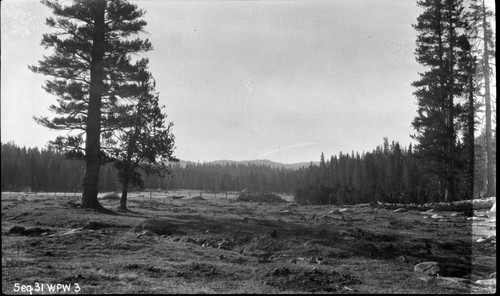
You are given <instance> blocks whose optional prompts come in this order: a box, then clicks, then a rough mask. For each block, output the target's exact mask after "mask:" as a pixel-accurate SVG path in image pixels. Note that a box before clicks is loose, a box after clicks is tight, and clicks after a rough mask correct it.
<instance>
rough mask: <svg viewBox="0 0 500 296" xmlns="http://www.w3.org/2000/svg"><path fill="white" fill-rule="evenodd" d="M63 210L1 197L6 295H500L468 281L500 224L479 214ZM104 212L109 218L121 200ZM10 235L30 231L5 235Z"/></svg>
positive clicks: (53, 200) (215, 204)
mask: <svg viewBox="0 0 500 296" xmlns="http://www.w3.org/2000/svg"><path fill="white" fill-rule="evenodd" d="M68 201H72V202H73V203H79V202H80V200H79V199H78V197H75V196H73V194H71V195H69V196H31V195H19V194H18V195H9V194H2V292H3V293H6V294H18V293H15V290H14V289H15V287H16V286H15V285H16V284H18V285H31V286H32V287H35V284H36V283H39V284H72V285H73V286H72V288H73V289H74V288H75V285H76V284H78V286H79V287H80V288H81V291H80V293H89V294H93V293H100V294H101V293H103V294H107V293H139V294H143V293H144V294H145V293H197V294H198V293H459V294H469V293H489V292H493V291H495V290H494V288H495V289H496V286H494V287H492V286H485V285H477V284H471V283H470V282H471V281H472V282H473V281H475V280H477V279H485V278H487V277H488V276H489V275H490V274H491V273H493V272H495V271H496V263H495V261H496V260H493V259H495V258H496V255H495V247H496V245H495V244H492V243H487V244H485V243H481V244H478V243H474V242H475V240H477V238H479V237H480V236H484V235H486V234H488V233H491V229H489V227H494V225H495V224H493V226H492V225H491V223H490V224H488V218H484V217H483V219H482V220H480V221H478V220H474V221H471V220H467V217H466V216H464V215H461V214H460V213H459V215H458V216H455V217H452V216H451V215H450V214H451V213H449V212H440V214H442V215H444V216H446V217H447V219H448V220H449V222H437V221H436V220H434V219H430V218H424V215H422V213H421V212H418V211H414V210H410V211H409V212H403V213H397V212H394V211H393V210H389V209H380V208H379V209H372V208H370V207H352V208H351V210H352V211H351V212H349V211H347V212H344V213H343V214H339V213H330V212H331V211H332V210H334V209H338V207H334V206H293V204H290V203H285V204H281V203H247V202H237V201H234V200H215V199H211V200H199V201H195V200H188V199H186V200H184V199H179V200H174V199H171V198H161V199H160V198H149V197H147V198H145V197H139V196H138V197H133V198H132V199H130V201H129V208H130V210H131V211H132V212H130V213H124V212H119V211H116V213H117V215H104V214H100V213H96V212H94V211H89V210H82V209H79V208H74V207H72V206H71V205H70V204H69V203H68ZM102 204H103V205H104V206H105V207H106V208H108V209H113V210H116V208H117V206H118V204H119V201H117V200H102ZM473 222H474V223H476V224H477V223H479V224H477V225H476V224H474V225H475V227H474V228H473V224H472V223H473ZM151 225H153V226H154V227H152V226H151ZM478 225H486V226H484V227H483V226H478ZM14 226H20V227H24V228H25V229H26V230H27V232H19V233H9V231H10V230H11V229H12V228H13V227H14ZM35 228H39V229H40V230H36V231H35V230H33V229H35ZM474 229H476V230H475V231H474V232H473V230H474ZM479 230H480V231H479ZM488 231H489V232H488ZM152 232H157V233H160V234H161V235H158V234H154V233H152ZM492 232H493V233H494V229H493V231H492ZM478 235H479V236H478ZM423 261H437V262H439V263H440V264H442V265H443V266H445V267H446V270H445V271H444V273H443V274H442V275H441V276H445V277H458V278H465V279H467V280H469V281H468V282H467V281H465V282H457V281H450V280H442V278H441V279H440V278H429V279H427V281H424V280H423V279H420V278H419V277H420V276H419V275H417V274H415V273H414V271H413V267H414V265H415V264H416V263H419V262H423ZM45 291H46V288H45Z"/></svg>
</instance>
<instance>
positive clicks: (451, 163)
mask: <svg viewBox="0 0 500 296" xmlns="http://www.w3.org/2000/svg"><path fill="white" fill-rule="evenodd" d="M449 5H450V9H449V10H450V14H449V16H448V22H449V37H448V38H449V44H450V49H449V55H450V56H449V57H448V59H449V60H450V61H449V67H450V68H449V71H450V81H449V85H448V92H449V100H448V108H449V110H448V131H447V134H448V190H449V198H450V200H455V126H454V122H453V117H454V116H455V115H454V112H453V88H454V86H455V78H454V71H453V66H454V65H455V60H454V54H453V49H454V48H453V43H454V35H453V30H454V28H453V26H452V25H451V24H452V23H453V21H452V14H451V11H453V9H452V7H451V6H452V4H451V3H450V4H449ZM446 201H448V200H446Z"/></svg>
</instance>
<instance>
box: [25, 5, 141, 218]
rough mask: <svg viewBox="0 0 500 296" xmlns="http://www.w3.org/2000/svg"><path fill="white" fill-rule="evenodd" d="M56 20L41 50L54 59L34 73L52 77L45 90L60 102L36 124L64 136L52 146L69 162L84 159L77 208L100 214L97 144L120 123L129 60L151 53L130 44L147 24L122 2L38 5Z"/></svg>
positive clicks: (130, 67)
mask: <svg viewBox="0 0 500 296" xmlns="http://www.w3.org/2000/svg"><path fill="white" fill-rule="evenodd" d="M42 3H43V4H44V5H46V6H48V7H49V8H50V9H52V12H53V14H54V15H55V17H49V18H47V21H46V23H47V25H48V26H49V27H51V28H52V29H54V32H53V33H48V34H44V35H43V39H42V46H44V47H45V48H52V49H53V53H52V55H50V56H46V57H44V59H43V60H41V61H40V62H39V64H38V66H31V67H30V69H31V70H32V71H34V72H35V73H41V74H44V75H48V76H52V77H53V78H52V79H51V80H48V81H47V82H46V83H45V85H44V89H45V90H46V91H47V92H49V93H51V94H53V95H55V96H57V97H59V98H58V105H52V106H50V109H51V110H52V111H53V112H55V113H56V114H57V116H56V117H54V118H52V119H49V118H47V117H39V118H35V120H36V121H37V122H38V123H39V124H41V125H43V126H46V127H48V128H50V129H55V130H66V131H69V133H68V135H67V136H61V137H57V139H56V140H55V141H52V142H51V143H52V144H53V145H54V146H56V147H57V148H58V149H59V150H61V151H64V152H65V153H66V155H68V156H76V157H80V158H84V159H85V162H86V169H85V175H84V177H83V194H82V207H84V208H94V209H102V207H101V206H100V204H99V202H98V200H97V193H98V191H97V190H98V189H97V186H98V181H99V168H100V165H101V164H102V163H103V162H104V161H105V159H106V157H105V155H106V153H105V151H104V150H103V149H102V148H103V147H102V142H103V141H104V142H105V141H107V140H110V139H111V137H112V136H113V133H112V131H113V130H115V129H117V128H119V127H120V125H121V124H122V123H123V122H124V121H123V120H122V119H121V118H120V116H119V115H120V114H123V112H125V110H126V109H130V108H132V107H131V106H130V104H129V106H127V105H126V104H125V103H123V100H122V99H123V98H126V97H127V96H128V92H129V90H128V86H127V85H128V84H129V81H130V77H131V75H132V73H134V72H136V70H137V68H136V67H134V66H133V65H132V61H131V58H130V55H131V54H133V53H137V52H141V51H147V50H150V49H151V43H150V42H149V41H148V40H147V39H146V40H142V39H139V38H131V37H132V36H134V35H136V34H137V33H139V32H141V30H142V29H143V27H144V26H145V25H146V22H145V21H143V20H140V19H139V18H140V17H141V16H142V15H143V14H144V11H142V10H139V9H137V6H136V5H133V4H130V3H128V2H127V1H125V0H109V1H106V0H74V1H73V3H72V4H71V5H68V6H63V5H61V4H60V3H59V2H58V1H49V0H42Z"/></svg>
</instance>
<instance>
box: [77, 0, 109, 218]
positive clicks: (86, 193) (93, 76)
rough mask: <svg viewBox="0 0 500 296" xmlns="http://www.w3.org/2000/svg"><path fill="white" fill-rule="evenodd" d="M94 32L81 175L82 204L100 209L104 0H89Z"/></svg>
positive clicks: (84, 206)
mask: <svg viewBox="0 0 500 296" xmlns="http://www.w3.org/2000/svg"><path fill="white" fill-rule="evenodd" d="M92 5H93V10H94V33H93V43H92V61H91V67H90V94H89V107H88V116H87V130H86V139H85V156H86V159H85V160H86V167H85V175H84V177H83V194H82V208H90V209H100V208H102V206H101V205H100V204H99V201H98V200H97V193H98V192H97V185H98V182H99V168H100V164H101V161H100V153H99V151H100V148H101V144H100V136H101V97H102V92H103V86H102V84H103V83H102V80H103V59H104V42H105V40H104V28H105V26H104V11H105V8H106V2H105V0H93V3H92Z"/></svg>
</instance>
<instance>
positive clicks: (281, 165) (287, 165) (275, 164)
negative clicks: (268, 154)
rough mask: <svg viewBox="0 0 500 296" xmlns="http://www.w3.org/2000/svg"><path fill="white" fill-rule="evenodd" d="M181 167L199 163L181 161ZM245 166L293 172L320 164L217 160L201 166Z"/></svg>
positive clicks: (266, 160)
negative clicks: (266, 167) (259, 166)
mask: <svg viewBox="0 0 500 296" xmlns="http://www.w3.org/2000/svg"><path fill="white" fill-rule="evenodd" d="M179 163H180V165H181V167H185V166H186V165H187V164H188V163H190V164H197V163H198V162H195V161H189V160H180V161H179ZM233 163H235V164H244V165H251V164H254V165H266V166H270V167H276V168H285V169H291V170H298V169H300V168H304V167H308V166H309V165H310V164H311V163H312V164H313V165H318V164H319V162H317V161H310V162H307V161H305V162H297V163H281V162H275V161H271V160H268V159H254V160H238V161H237V160H226V159H223V160H215V161H208V162H201V163H200V164H220V165H225V164H233Z"/></svg>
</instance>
